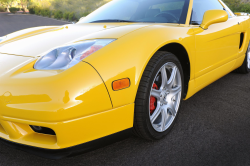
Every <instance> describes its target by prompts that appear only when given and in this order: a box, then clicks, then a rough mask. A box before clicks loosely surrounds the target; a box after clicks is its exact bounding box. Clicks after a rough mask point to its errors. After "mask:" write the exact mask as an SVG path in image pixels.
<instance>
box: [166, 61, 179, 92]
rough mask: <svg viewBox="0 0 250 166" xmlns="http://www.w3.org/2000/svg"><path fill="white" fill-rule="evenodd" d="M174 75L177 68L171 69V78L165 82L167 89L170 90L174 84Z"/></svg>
mask: <svg viewBox="0 0 250 166" xmlns="http://www.w3.org/2000/svg"><path fill="white" fill-rule="evenodd" d="M176 74H177V67H176V66H175V67H173V70H172V73H171V76H170V78H169V80H168V82H167V85H168V87H169V88H171V87H172V86H173V84H174V81H175V77H176Z"/></svg>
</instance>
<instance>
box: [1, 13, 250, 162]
mask: <svg viewBox="0 0 250 166" xmlns="http://www.w3.org/2000/svg"><path fill="white" fill-rule="evenodd" d="M63 24H66V22H61V21H57V20H53V19H48V18H43V17H37V16H32V15H8V14H6V13H5V14H3V13H2V14H0V36H3V35H6V34H8V33H11V32H13V31H16V30H20V29H23V28H28V27H33V26H42V25H63ZM249 93H250V74H249V75H242V74H237V73H230V74H228V75H227V76H225V77H223V78H221V79H220V80H218V81H216V82H215V83H213V84H212V85H210V86H208V87H207V88H205V89H203V90H202V91H200V92H198V93H197V94H196V95H194V96H193V97H192V98H190V99H189V100H187V101H184V102H183V105H182V109H181V112H180V114H179V118H178V120H177V123H176V125H175V127H174V128H173V130H172V132H171V133H170V134H169V135H167V136H166V137H165V138H164V139H162V140H159V141H156V142H147V141H144V140H142V139H140V138H137V137H134V136H131V137H130V138H128V139H125V140H123V141H121V142H117V143H114V144H112V145H109V146H106V147H104V148H101V149H98V150H95V151H92V152H89V153H85V154H82V155H79V156H76V157H71V158H65V159H61V160H48V159H43V158H40V157H37V156H33V155H32V154H27V153H24V152H22V151H19V150H16V149H13V148H9V147H8V146H5V145H4V144H2V143H1V142H0V165H18V166H20V165H36V166H39V165H46V166H49V165H53V166H55V165H169V166H179V165H180V166H184V165H190V166H194V165H198V166H201V165H211V166H217V165H218V166H220V165H223V166H224V165H227V166H230V165H233V166H235V165H239V166H243V165H250V157H249V156H250V141H249V140H250V109H249V108H250V97H249V96H250V94H249Z"/></svg>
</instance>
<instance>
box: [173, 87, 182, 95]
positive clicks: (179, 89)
mask: <svg viewBox="0 0 250 166" xmlns="http://www.w3.org/2000/svg"><path fill="white" fill-rule="evenodd" d="M180 92H181V86H177V87H175V88H173V89H172V90H171V96H172V97H175V96H176V95H178V94H179V93H180Z"/></svg>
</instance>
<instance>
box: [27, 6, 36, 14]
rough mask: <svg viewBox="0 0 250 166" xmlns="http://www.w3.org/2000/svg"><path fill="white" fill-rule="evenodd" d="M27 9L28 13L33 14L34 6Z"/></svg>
mask: <svg viewBox="0 0 250 166" xmlns="http://www.w3.org/2000/svg"><path fill="white" fill-rule="evenodd" d="M28 9H29V13H30V14H35V7H34V6H33V7H29V8H28Z"/></svg>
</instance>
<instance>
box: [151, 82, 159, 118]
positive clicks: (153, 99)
mask: <svg viewBox="0 0 250 166" xmlns="http://www.w3.org/2000/svg"><path fill="white" fill-rule="evenodd" d="M153 89H157V90H158V86H157V85H156V83H154V84H153ZM156 101H157V100H156V98H155V97H153V96H150V114H151V115H152V114H153V113H154V110H155V105H156V104H155V103H156Z"/></svg>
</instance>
